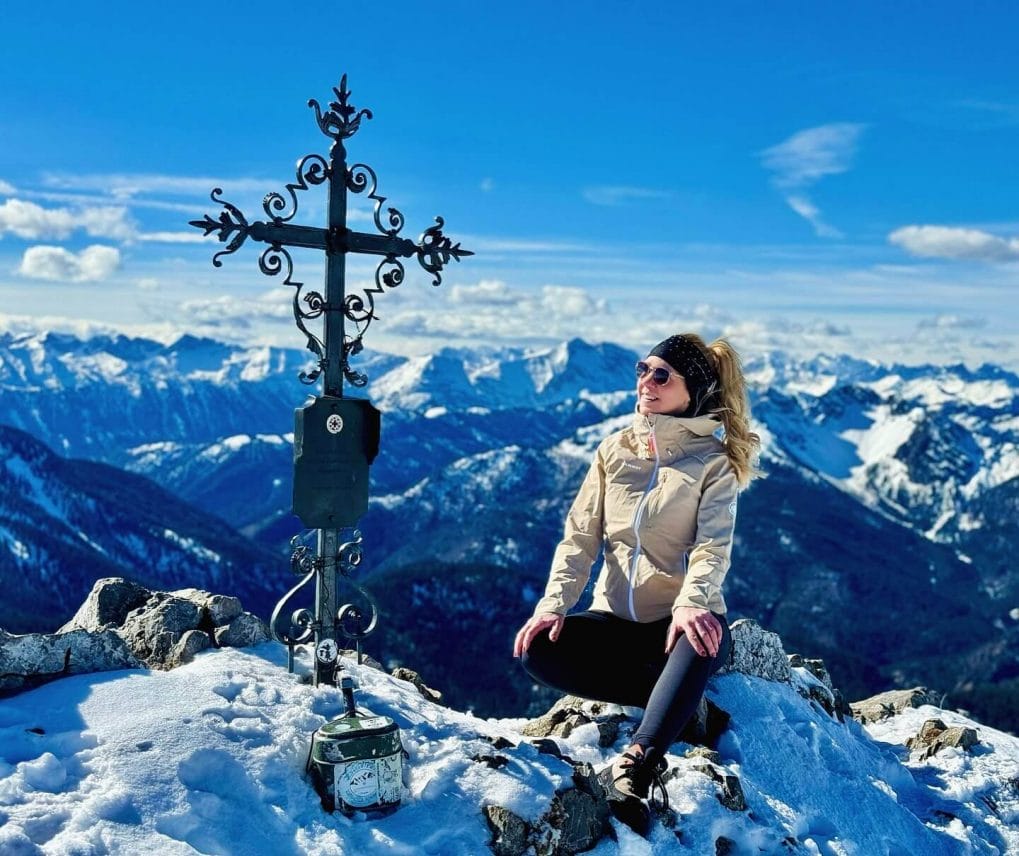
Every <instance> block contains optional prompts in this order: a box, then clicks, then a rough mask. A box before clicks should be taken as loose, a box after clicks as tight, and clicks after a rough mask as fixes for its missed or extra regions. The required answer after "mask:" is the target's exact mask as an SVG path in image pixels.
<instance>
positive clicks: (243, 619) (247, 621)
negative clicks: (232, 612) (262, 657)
mask: <svg viewBox="0 0 1019 856" xmlns="http://www.w3.org/2000/svg"><path fill="white" fill-rule="evenodd" d="M271 638H272V636H271V635H270V633H269V625H267V624H266V623H265V622H264V621H262V619H261V618H259V617H258V616H257V615H252V614H251V613H250V612H242V613H240V614H239V615H238V616H236V617H235V618H234V619H233V620H232V621H231V622H230V623H229V624H227V625H226V626H225V627H217V628H216V644H217V645H219V646H221V647H222V646H224V645H226V646H229V647H231V648H246V647H247V646H249V645H258V644H260V643H262V642H268V641H269V640H270V639H271Z"/></svg>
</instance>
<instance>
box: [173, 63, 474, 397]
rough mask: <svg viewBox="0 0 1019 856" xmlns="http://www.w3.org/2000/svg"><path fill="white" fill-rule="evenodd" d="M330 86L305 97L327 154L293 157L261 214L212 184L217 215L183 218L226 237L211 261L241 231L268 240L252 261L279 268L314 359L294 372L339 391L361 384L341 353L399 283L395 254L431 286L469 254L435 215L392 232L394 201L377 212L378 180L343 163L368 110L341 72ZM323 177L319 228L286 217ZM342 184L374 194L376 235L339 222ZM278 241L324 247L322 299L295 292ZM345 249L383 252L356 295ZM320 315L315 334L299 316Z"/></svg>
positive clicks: (398, 222)
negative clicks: (289, 172) (421, 226)
mask: <svg viewBox="0 0 1019 856" xmlns="http://www.w3.org/2000/svg"><path fill="white" fill-rule="evenodd" d="M333 92H334V93H335V95H336V100H335V101H331V102H330V103H329V110H328V111H326V112H324V113H323V112H322V108H321V107H320V106H319V103H318V101H316V100H315V99H314V98H313V99H311V100H310V101H308V106H309V107H313V108H314V109H315V118H316V120H317V121H318V126H319V129H320V130H321V131H322V133H323V134H325V135H326V136H327V137H330V138H332V140H333V144H332V147H331V148H330V151H329V161H328V162H327V161H326V160H325V158H323V157H322V156H321V155H318V154H310V155H305V156H304V157H303V158H302V159H301V160H300V161H298V164H297V176H296V180H295V181H293V182H291V183H290V184H288V185H287V186H286V188H285V191H284V193H285V194H286V195H284V194H283V193H278V192H276V191H273V192H272V193H269V194H267V195H266V197H265V199H264V200H263V201H262V207H263V209H264V210H265V213H266V215H267V217H268V218H269V219H268V220H266V221H262V220H257V221H255V222H254V223H249V222H248V221H247V219H246V218H245V216H244V215H243V214H242V213H241V212H240V210H239V209H238V208H236V207H235V206H234V205H231V204H230V203H229V202H227V201H226V200H224V199H223V198H222V193H223V191H222V190H221V189H220V188H218V187H217V188H216V189H214V190H213V191H212V201H213V202H217V203H220V204H221V205H222V206H223V210H222V211H221V212H220V214H219V218H218V219H213V218H212V217H210V216H209V215H208V214H206V215H205V219H204V220H191V221H190V225H192V226H195V227H197V228H199V229H202V230H203V231H204V232H205V234H206V235H211V234H213V233H216V234H218V236H219V240H220V241H221V242H223V243H226V244H227V247H226V249H225V250H222V251H221V252H218V253H216V255H215V257H214V258H213V260H212V263H213V264H214V265H215V266H216V267H220V266H221V265H222V264H223V263H222V262H221V261H220V258H221V257H222V256H225V255H229V254H231V253H235V252H237V250H238V249H240V247H241V245H242V244H243V243H244V242H245V240H247V239H248V238H249V237H250V238H252V239H253V240H256V241H262V242H263V243H266V244H268V245H269V246H268V247H267V248H266V249H265V250H264V251H263V252H262V255H261V257H260V258H259V261H258V265H259V268H260V269H261V271H262V273H264V274H266V275H268V276H278V275H280V274H281V273H283V272H284V271H285V272H286V274H285V277H284V279H283V283H284V285H289V286H293V287H294V288H295V292H294V320H295V321H296V322H297V326H298V327H299V328H300V330H301V332H302V333H304V335H305V336H306V337H307V344H308V349H309V350H310V351H312V352H314V353H315V354H316V355H317V356H318V358H319V366H318V368H317V369H316V370H315V371H313V372H312V373H311V374H308V375H305V374H303V373H302V376H301V379H302V380H303V381H304V382H306V383H314V382H315V381H316V380H317V379H318V376H319V374H320V373H322V372H324V374H325V378H324V387H325V394H326V395H336V396H342V394H343V378H344V377H346V379H347V380H348V381H350V383H352V384H353V385H354V386H364V384H365V383H366V382H367V378H366V377H365V376H364V375H363V374H360V373H358V372H355V371H354V370H353V369H351V367H350V364H349V358H350V356H351V355H353V354H356V353H358V352H359V351H360V350H361V348H362V344H361V339H362V337H363V336H364V334H365V332H366V331H367V329H368V325H369V324H370V323H371V321H372V319H373V318H375V297H376V295H381V294H384V293H385V291H386V289H387V288H395V287H396V286H398V285H399V284H400V283H401V282H403V278H404V267H403V263H402V262H401V261H400V259H401V258H409V257H411V256H417V258H418V261H419V262H420V263H421V266H422V267H423V268H424V269H425V270H426V271H428V272H429V273H430V274H433V275H434V279H433V280H432V285H439V284H440V283H441V282H442V274H441V271H442V269H443V267H445V265H446V264H448V263H449V261H450V259H453V260H454V261H460V259H461V258H462V257H463V256H471V255H474V254H473V253H472V252H470V251H469V250H464V249H462V248H461V247H460V244H459V243H457V244H454V243H453V242H452V241H450V239H449V238H447V237H446V236H444V235H443V234H442V227H443V226H444V225H445V223H444V221H443V219H442V218H441V217H436V218H435V225H434V226H431V227H429V228H428V229H426V230H425V231H424V233H423V234H422V235H421V238H420V239H419V241H418V243H416V244H415V243H414V242H413V241H412V240H410V239H409V238H401V237H400V236H399V234H400V230H401V229H402V228H403V223H404V218H403V214H401V213H400V212H399V211H398V210H397V209H395V208H388V209H386V211H387V213H386V215H385V216H383V214H382V206H383V205H384V204H385V201H386V197H384V196H379V195H378V194H377V193H376V192H375V191H376V188H377V184H378V178H377V176H376V175H375V171H374V170H373V169H372V168H371V167H370V166H367V165H366V164H363V163H356V164H353V165H352V166H350V167H348V166H347V151H346V148H345V147H344V145H343V141H344V140H346V139H347V138H349V137H352V136H353V135H354V134H355V133H357V130H358V128H359V127H360V126H361V120H362V119H363V118H364V119H371V118H372V113H371V111H370V110H358V109H357V108H355V107H353V106H352V105H351V104H350V103H349V102H350V95H351V93H350V91H349V90H348V89H347V76H346V75H343V77H342V79H341V80H340V85H339V87H338V88H335V87H334V89H333ZM326 182H328V183H329V221H328V225H327V227H326V228H324V229H322V228H317V227H314V226H298V225H294V224H293V223H291V222H290V221H291V220H292V219H293V218H294V216H295V215H296V214H297V207H298V198H297V191H299V190H307V189H308V188H309V187H310V186H315V185H320V184H324V183H326ZM348 191H349V192H352V193H367V197H368V198H369V199H371V200H373V201H374V203H375V209H374V219H375V226H376V228H377V229H378V233H377V234H372V233H366V232H352V231H351V230H350V229H348V228H347V192H348ZM286 247H307V248H311V249H316V250H324V251H325V253H326V260H327V261H326V294H325V297H324V298H323V297H322V295H321V294H320V293H319V292H317V291H311V292H309V293H308V294H306V295H303V297H302V295H301V290H302V288H303V286H304V283H301V282H297V281H295V280H294V279H293V278H292V277H293V272H294V265H293V259H292V258H291V256H290V253H289V252H288V251H287V249H286ZM347 253H367V254H371V255H377V256H382V257H383V258H382V261H381V262H379V265H378V267H377V268H376V270H375V285H374V286H373V287H369V288H367V289H365V291H364V293H363V295H362V294H350V295H348V294H346V290H345V289H346V286H345V273H346V256H347ZM302 301H303V302H304V303H306V304H307V308H305V307H302V306H301V303H302ZM323 314H324V315H325V335H324V338H319V337H318V336H316V335H315V334H314V333H312V332H310V331H309V330H308V328H307V327H306V326H305V323H304V322H305V321H308V320H312V319H315V318H319V317H320V316H322V315H323ZM345 318H346V319H349V320H350V321H352V322H353V323H354V324H355V325H357V327H358V332H357V335H356V336H347V335H346V333H345V330H344V319H345Z"/></svg>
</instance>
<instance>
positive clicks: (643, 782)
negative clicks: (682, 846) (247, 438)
mask: <svg viewBox="0 0 1019 856" xmlns="http://www.w3.org/2000/svg"><path fill="white" fill-rule="evenodd" d="M749 417H750V411H749V405H748V403H747V396H746V386H745V382H744V379H743V372H742V369H741V366H740V360H739V356H738V355H737V354H736V352H735V351H734V350H733V349H732V348H731V347H730V345H729V344H728V343H727V342H726V341H725V340H723V339H719V340H717V341H715V342H712V343H711V344H710V345H705V343H704V342H703V340H702V339H701V338H700V337H698V336H696V335H694V334H691V333H684V334H682V335H678V336H671V337H669V338H668V339H666V340H665V341H663V342H661V343H659V344H658V345H656V346H655V347H654V348H652V349H651V352H650V353H649V354H648V356H647V358H646V359H644V360H641V361H640V362H638V363H637V414H636V416H635V418H634V421H633V424H632V425H631V426H630V427H629V428H625V429H623V430H622V431H619V432H618V433H616V434H613V435H611V436H610V437H608V438H606V439H605V440H603V441H602V443H601V445H599V447H598V451H597V453H596V454H595V459H594V462H593V463H592V464H591V468H590V470H589V471H588V473H587V477H586V478H585V479H584V482H583V484H582V485H581V487H580V491H579V493H578V494H577V498H576V499H575V500H574V502H573V506H572V507H571V508H570V512H569V515H568V516H567V519H566V527H565V534H564V536H563V539H562V541H561V542H560V544H559V546H558V548H557V549H556V552H555V556H554V558H553V560H552V570H551V573H550V575H549V580H548V585H547V586H546V588H545V596H544V597H543V598H541V600H539V601H538V604H537V606H536V607H535V609H534V614H533V615H532V617H531V618H530V619H529V620H528V621H527V623H526V624H524V626H523V627H522V628H521V629H520V632H519V633H517V637H516V641H515V643H514V651H513V653H514V656H516V657H521V658H522V662H523V665H524V668H525V669H527V671H528V672H529V673H530V674H531V675H532V676H533V677H534V678H536V679H537V680H539V681H541V682H542V683H544V684H547V685H548V686H551V687H554V688H555V689H558V690H561V691H563V692H567V693H572V694H574V695H579V696H583V697H585V698H591V699H598V700H601V701H608V702H614V703H617V704H624V705H632V706H635V707H642V708H644V709H645V711H644V717H643V719H642V720H641V723H640V726H639V727H638V729H637V732H636V734H635V735H634V737H633V742H632V744H631V745H630V746H629V747H628V748H627V750H626V751H625V752H624V753H623V754H622V755H621V756H619V757H618V758H616V759H615V760H614V761H613V763H612V764H611V765H610V766H609V767H607V768H606V769H605V770H604V771H602V773H601V776H600V778H601V780H602V783H603V784H604V785H605V786H606V790H607V792H608V794H609V799H610V804H611V805H612V807H613V810H614V811H615V812H616V815H617V817H619V818H620V819H621V820H624V821H625V822H627V823H628V824H630V825H631V826H633V827H634V828H635V829H637V830H638V831H641V832H644V831H646V829H647V824H648V818H649V813H648V810H647V807H646V806H645V804H644V803H643V800H644V799H645V798H646V797H647V794H648V789H649V787H650V785H651V783H652V780H656V779H657V780H658V781H659V784H660V779H658V777H659V775H660V773H661V772H663V771H664V769H665V763H664V755H665V752H666V750H667V748H668V747H669V746H670V745H671V744H672V743H673V741H674V740H675V739H676V737H677V735H678V734H679V733H680V731H681V730H682V728H683V726H684V725H685V724H686V722H687V720H688V719H689V718H690V715H691V714H692V713H693V712H694V710H695V709H696V707H697V704H698V702H699V700H700V698H701V695H702V694H703V692H704V688H705V686H706V684H707V680H708V678H709V677H710V676H711V674H712V673H713V672H714V671H715V670H717V669H718V668H719V667H720V666H721V665H722V663H724V662H725V660H726V658H727V656H728V653H729V649H730V646H731V637H730V634H729V626H728V624H727V622H726V619H725V612H726V606H725V601H724V599H723V598H722V591H721V586H722V580H723V579H724V578H725V574H726V571H727V570H728V568H729V556H730V553H731V550H732V540H733V527H734V525H735V522H736V497H737V494H738V492H739V489H740V488H741V487H744V486H745V485H746V484H747V483H748V482H749V481H750V480H751V479H752V478H754V477H755V476H756V475H758V473H757V472H756V470H755V469H754V466H753V463H752V458H753V455H754V452H755V450H756V447H757V446H758V445H759V443H760V439H759V437H758V436H757V435H756V434H754V433H751V431H750V428H749ZM718 429H722V431H723V439H721V440H719V439H718V438H717V437H716V436H715V433H716V431H718ZM602 550H604V565H603V567H602V570H601V574H600V576H599V578H598V581H597V583H596V584H595V587H594V600H593V602H592V604H591V608H590V609H589V610H587V611H586V612H581V613H577V614H574V615H567V613H568V612H569V611H570V609H571V608H572V607H573V606H574V605H575V604H576V603H577V600H578V599H579V598H580V595H581V593H582V592H583V590H584V587H585V585H586V584H587V581H588V579H589V577H590V574H591V567H592V565H593V564H594V562H595V561H596V560H597V558H598V555H599V553H601V552H602ZM662 790H663V791H664V788H663V789H662Z"/></svg>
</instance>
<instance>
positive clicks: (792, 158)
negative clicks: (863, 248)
mask: <svg viewBox="0 0 1019 856" xmlns="http://www.w3.org/2000/svg"><path fill="white" fill-rule="evenodd" d="M865 127H866V126H865V125H862V124H858V123H855V122H835V123H832V124H830V125H819V126H818V127H816V128H807V129H806V130H803V131H799V132H798V133H795V134H793V135H792V136H791V137H789V138H788V139H787V140H783V141H782V142H781V143H779V144H778V145H775V146H772V147H771V148H768V149H765V150H764V151H763V152H761V162H762V164H763V165H764V167H765V169H768V170H770V171H771V172H772V173H774V175H773V177H772V182H773V183H774V185H775V186H776V187H777V188H779V189H780V190H782V191H783V196H784V197H785V201H786V203H787V204H788V205H789V207H790V208H792V209H793V211H795V212H796V213H797V214H799V215H800V216H801V217H802V218H803V219H804V220H806V221H807V222H808V223H810V225H811V226H813V227H814V232H815V233H816V234H817V235H818V236H819V237H822V238H839V237H842V233H841V232H839V231H838V229H835V228H834V227H833V226H830V225H828V224H827V223H825V222H824V220H823V219H822V218H821V212H820V210H819V209H818V207H817V206H816V205H815V204H814V203H813V202H812V201H811V200H810V198H809V197H808V196H807V194H806V192H805V191H806V189H807V188H809V187H811V186H812V185H814V184H816V183H817V182H818V181H820V180H821V179H822V178H824V177H825V176H828V175H838V174H839V173H843V172H846V171H848V170H849V168H850V166H851V165H852V160H853V156H854V155H855V154H856V143H857V140H858V139H859V137H860V134H861V133H862V132H863V130H864V128H865ZM794 191H795V192H794Z"/></svg>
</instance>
